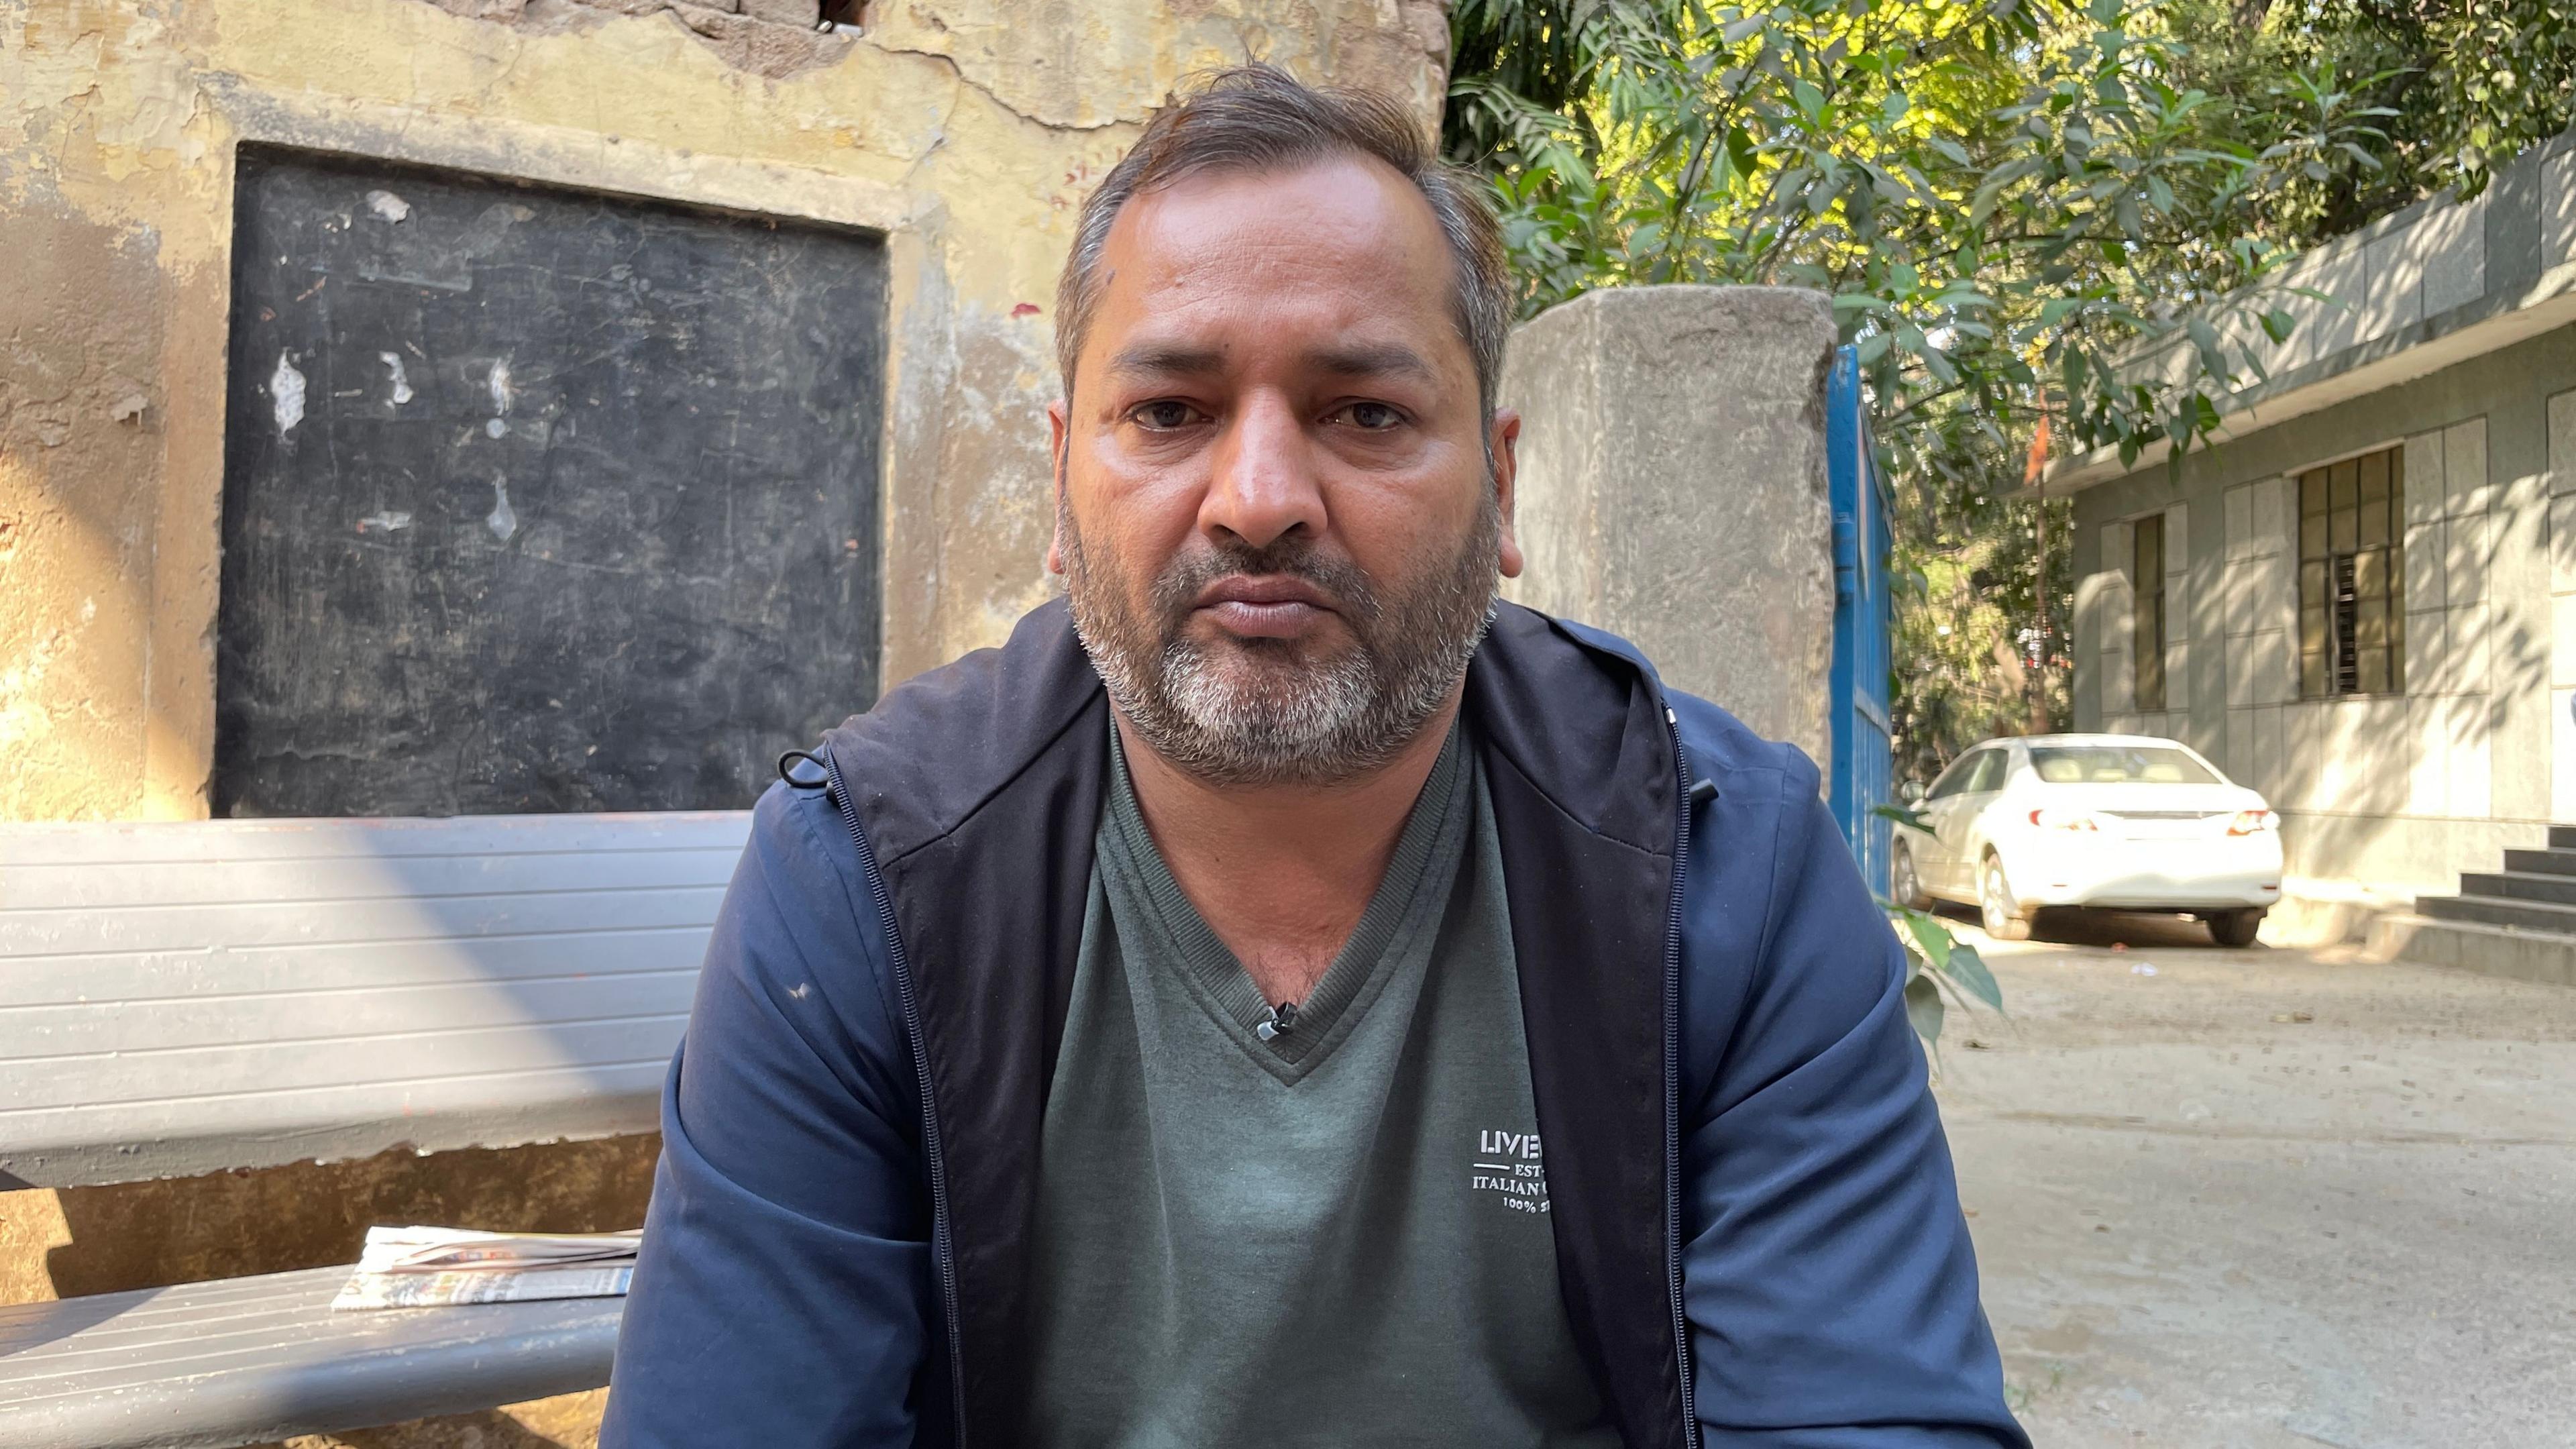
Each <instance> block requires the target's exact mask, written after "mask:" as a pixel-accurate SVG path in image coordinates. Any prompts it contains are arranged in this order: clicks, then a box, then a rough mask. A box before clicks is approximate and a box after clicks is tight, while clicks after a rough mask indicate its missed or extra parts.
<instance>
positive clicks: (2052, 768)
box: [2030, 745, 2219, 785]
mask: <svg viewBox="0 0 2576 1449" xmlns="http://www.w3.org/2000/svg"><path fill="white" fill-rule="evenodd" d="M2030 767H2031V769H2032V770H2033V771H2034V772H2035V773H2037V774H2038V776H2039V778H2040V779H2042V780H2044V781H2046V782H2048V783H2049V784H2051V785H2215V784H2217V783H2219V781H2218V777H2217V776H2216V775H2213V774H2211V773H2210V772H2209V770H2208V769H2207V768H2206V767H2205V766H2203V765H2202V764H2201V763H2200V762H2199V761H2198V760H2195V759H2193V758H2192V757H2191V756H2189V755H2186V754H2184V753H2183V752H2182V751H2180V750H2177V749H2172V748H2170V747H2163V746H2157V745H2034V746H2032V747H2031V752H2030Z"/></svg>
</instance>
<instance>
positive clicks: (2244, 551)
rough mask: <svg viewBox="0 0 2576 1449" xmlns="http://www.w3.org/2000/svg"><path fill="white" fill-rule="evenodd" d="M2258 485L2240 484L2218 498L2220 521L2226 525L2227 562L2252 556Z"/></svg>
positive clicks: (2259, 485)
mask: <svg viewBox="0 0 2576 1449" xmlns="http://www.w3.org/2000/svg"><path fill="white" fill-rule="evenodd" d="M2261 486H2262V485H2261V484H2259V483H2241V484H2238V485H2237V486H2236V487H2234V488H2230V489H2228V490H2227V492H2226V493H2225V494H2223V495H2221V496H2220V500H2219V501H2220V505H2221V508H2222V510H2223V511H2222V513H2221V515H2220V521H2221V522H2222V523H2223V524H2225V525H2226V532H2227V561H2228V562H2229V563H2231V564H2232V563H2235V562H2236V561H2237V560H2239V559H2245V558H2251V557H2253V554H2254V490H2255V489H2256V488H2259V487H2261Z"/></svg>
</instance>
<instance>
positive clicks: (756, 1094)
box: [600, 786, 936, 1449]
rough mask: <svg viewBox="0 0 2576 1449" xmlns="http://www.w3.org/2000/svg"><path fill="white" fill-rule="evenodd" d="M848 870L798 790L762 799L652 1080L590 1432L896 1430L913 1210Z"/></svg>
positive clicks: (886, 1009) (921, 1219) (904, 1391)
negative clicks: (654, 1160)
mask: <svg viewBox="0 0 2576 1449" xmlns="http://www.w3.org/2000/svg"><path fill="white" fill-rule="evenodd" d="M859 869H860V866H859V861H858V855H857V849H856V847H855V846H854V845H853V844H852V842H851V840H850V838H849V835H848V833H847V831H846V830H845V829H844V827H843V826H842V825H841V823H840V818H839V816H838V815H837V814H836V813H835V811H834V809H833V807H832V806H831V804H830V803H828V802H827V801H826V800H825V799H824V797H823V795H822V793H821V792H819V791H793V790H789V789H787V788H786V787H784V786H774V787H772V788H771V789H770V790H769V792H768V793H767V794H765V795H763V796H762V797H761V800H760V805H759V808H758V809H757V810H756V811H755V812H754V814H753V824H752V833H751V842H750V844H749V846H748V847H747V848H746V849H745V850H744V852H743V858H742V864H741V865H740V866H739V867H738V868H737V870H736V871H735V874H734V879H733V885H732V887H731V889H729V890H728V891H727V892H726V894H725V901H724V908H723V910H722V912H721V913H720V914H719V915H718V917H717V919H716V926H715V932H714V935H713V937H712V939H711V940H710V941H709V942H708V946H707V961H706V968H705V971H704V974H703V975H702V976H701V977H700V978H699V982H698V995H697V1003H696V1005H695V1007H694V1008H693V1009H692V1010H691V1011H690V1014H689V1028H688V1035H687V1039H686V1041H685V1042H684V1043H683V1045H682V1047H681V1050H680V1053H679V1055H678V1056H677V1057H676V1058H675V1059H674V1060H673V1062H672V1064H671V1076H670V1080H669V1083H668V1085H667V1086H666V1087H665V1088H664V1091H663V1098H662V1161H661V1166H660V1167H659V1168H658V1169H657V1171H656V1173H655V1175H654V1182H653V1205H652V1210H651V1212H650V1214H649V1215H648V1217H647V1219H646V1223H645V1230H644V1248H643V1255H642V1260H641V1261H640V1262H639V1264H638V1265H637V1267H636V1271H635V1285H634V1292H633V1294H632V1295H631V1296H630V1298H629V1299H628V1301H627V1305H626V1318H625V1324H624V1327H623V1329H622V1331H621V1332H620V1334H619V1336H618V1342H617V1364H616V1370H615V1378H614V1383H613V1384H612V1387H611V1390H610V1394H609V1404H608V1417H607V1421H606V1423H605V1424H604V1425H603V1427H602V1428H601V1431H600V1443H601V1444H602V1445H603V1446H605V1449H645V1446H654V1449H660V1446H670V1449H684V1446H685V1449H696V1446H703V1445H709V1444H756V1445H759V1446H761V1449H793V1446H800V1445H833V1446H859V1449H866V1446H877V1445H883V1446H897V1445H909V1444H911V1443H912V1441H913V1429H914V1421H915V1418H916V1411H917V1409H918V1407H919V1406H918V1405H917V1404H916V1403H915V1402H914V1395H915V1393H916V1392H917V1385H918V1384H919V1383H920V1381H921V1379H922V1377H923V1376H922V1373H921V1370H922V1367H923V1364H924V1361H925V1351H926V1350H925V1346H926V1345H927V1344H928V1343H929V1341H930V1334H931V1332H932V1323H933V1320H934V1317H935V1315H934V1314H933V1313H932V1311H931V1309H930V1308H929V1306H928V1305H929V1301H930V1297H929V1295H930V1286H929V1285H930V1274H931V1262H930V1245H929V1240H930V1210H929V1200H928V1191H927V1187H926V1184H925V1180H924V1178H923V1175H922V1167H921V1147H920V1131H919V1126H920V1110H919V1106H918V1088H917V1086H916V1084H915V1079H914V1076H913V1067H912V1059H911V1055H910V1052H909V1049H908V1046H907V1038H906V1037H905V1035H904V1032H903V1028H902V1025H901V1021H900V1017H899V1016H898V1014H897V1012H896V1009H895V1006H894V993H893V990H892V989H891V985H890V979H889V971H890V968H889V966H888V963H887V962H886V960H885V941H884V939H883V935H882V932H881V931H880V930H879V929H878V927H877V914H876V910H875V907H874V905H873V903H872V902H871V900H870V898H869V896H868V895H867V894H866V891H865V889H864V887H863V886H862V885H861V884H860V881H859ZM935 1412H936V1411H934V1413H935Z"/></svg>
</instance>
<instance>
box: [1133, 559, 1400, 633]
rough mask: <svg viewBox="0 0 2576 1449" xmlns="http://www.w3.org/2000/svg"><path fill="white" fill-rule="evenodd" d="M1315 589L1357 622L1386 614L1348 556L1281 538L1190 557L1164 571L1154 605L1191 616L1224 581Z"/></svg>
mask: <svg viewBox="0 0 2576 1449" xmlns="http://www.w3.org/2000/svg"><path fill="white" fill-rule="evenodd" d="M1283 575H1284V576H1286V577H1290V578H1296V579H1302V580H1304V581H1305V582H1306V583H1309V584H1311V585H1313V586H1314V587H1315V588H1316V589H1317V590H1318V591H1319V592H1321V593H1322V594H1323V595H1324V597H1325V598H1327V599H1328V600H1330V601H1331V602H1332V604H1333V606H1334V607H1335V608H1336V609H1337V610H1339V611H1340V612H1341V613H1342V614H1343V615H1344V617H1346V618H1348V619H1350V620H1351V621H1352V622H1353V623H1366V622H1371V621H1374V620H1375V619H1376V618H1377V617H1378V615H1379V613H1380V612H1381V609H1380V606H1379V603H1378V595H1377V589H1376V588H1375V586H1373V585H1372V584H1371V583H1370V582H1369V576H1368V574H1367V573H1366V572H1365V571H1364V570H1362V569H1361V568H1360V566H1359V565H1357V564H1355V563H1353V562H1351V561H1350V560H1349V559H1346V558H1337V557H1335V556H1333V555H1331V554H1328V553H1325V552H1324V551H1322V550H1321V549H1318V548H1317V547H1315V545H1313V544H1311V543H1308V542H1306V541H1304V540H1302V539H1293V540H1292V539H1280V540H1278V541H1276V542H1273V543H1268V544H1264V545H1262V546H1261V547H1259V548H1254V547H1251V546H1250V545H1248V544H1241V543H1221V544H1212V545H1210V546H1209V547H1208V548H1206V549H1203V550H1197V551H1193V552H1189V553H1185V554H1183V555H1181V556H1180V557H1178V558H1175V559H1173V560H1172V562H1171V563H1170V564H1169V565H1168V566H1167V567H1165V568H1164V570H1163V576H1162V577H1161V578H1160V579H1158V580H1156V581H1155V584H1154V606H1155V608H1156V610H1157V611H1158V612H1160V613H1161V614H1162V615H1163V616H1164V618H1166V619H1167V620H1172V621H1178V620H1180V619H1182V618H1184V617H1186V616H1187V615H1188V614H1189V612H1190V610H1191V608H1192V607H1193V605H1194V604H1195V602H1196V601H1197V599H1198V597H1199V595H1200V594H1202V593H1203V592H1205V591H1206V589H1207V587H1208V585H1210V584H1213V583H1215V582H1216V581H1217V580H1219V579H1226V578H1234V577H1237V576H1246V577H1262V576H1269V577H1279V576H1283Z"/></svg>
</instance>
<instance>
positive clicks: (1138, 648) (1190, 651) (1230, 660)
mask: <svg viewBox="0 0 2576 1449" xmlns="http://www.w3.org/2000/svg"><path fill="white" fill-rule="evenodd" d="M1058 514H1059V518H1058V521H1059V525H1060V527H1061V530H1062V536H1063V538H1064V540H1065V581H1066V588H1067V593H1068V594H1069V595H1070V602H1071V603H1072V606H1073V624H1074V631H1075V632H1076V633H1077V634H1078V635H1079V636H1080V637H1081V639H1082V647H1083V649H1084V651H1085V652H1086V653H1088V654H1089V655H1090V656H1091V664H1092V668H1094V669H1095V670H1097V671H1098V672H1099V674H1100V678H1101V682H1102V683H1103V684H1105V685H1106V686H1107V687H1108V690H1109V698H1110V702H1111V703H1113V704H1115V705H1117V707H1118V710H1119V712H1120V713H1121V714H1123V715H1125V716H1126V718H1127V722H1128V724H1129V725H1130V726H1131V727H1133V728H1134V729H1135V731H1136V733H1137V735H1138V736H1139V737H1140V738H1142V739H1143V740H1144V742H1145V743H1146V745H1147V746H1148V747H1150V748H1151V749H1152V750H1153V751H1154V753H1155V754H1156V755H1158V756H1160V757H1161V758H1162V759H1163V760H1165V761H1166V762H1168V763H1169V764H1171V765H1172V766H1173V767H1174V768H1176V769H1178V770H1181V771H1183V772H1185V773H1187V774H1189V775H1192V776H1194V777H1196V778H1198V779H1200V780H1203V781H1205V782H1207V783H1209V784H1212V785H1225V786H1245V785H1310V786H1311V785H1332V784H1338V783H1341V782H1343V781H1347V780H1351V779H1355V778H1357V777H1359V776H1362V775H1365V774H1368V773H1369V772H1371V771H1373V770H1376V769H1378V768H1380V767H1382V766H1384V765H1385V764H1386V763H1387V762H1388V761H1390V760H1392V759H1393V758H1394V757H1395V756H1396V754H1397V753H1398V752H1400V751H1401V750H1403V749H1404V747H1405V746H1407V745H1409V744H1411V743H1412V742H1413V741H1414V740H1415V739H1417V738H1419V737H1420V735H1421V733H1422V730H1423V727H1424V725H1426V724H1427V723H1429V721H1430V719H1431V716H1432V715H1433V714H1435V713H1436V712H1438V710H1439V708H1440V706H1441V704H1442V702H1443V701H1445V700H1446V699H1447V698H1448V697H1449V691H1450V690H1451V689H1452V688H1453V687H1455V686H1456V684H1457V682H1458V680H1459V677H1460V676H1461V675H1463V674H1465V673H1466V670H1467V662H1468V661H1469V660H1470V659H1471V658H1473V657H1474V656H1475V653H1476V646H1477V645H1478V644H1479V643H1481V642H1482V641H1483V639H1484V637H1485V630H1486V628H1487V626H1489V625H1490V624H1491V623H1492V622H1493V618H1494V609H1495V604H1494V596H1495V590H1496V589H1497V587H1498V586H1499V583H1500V576H1499V573H1498V571H1497V564H1498V557H1499V551H1500V540H1501V513H1500V510H1499V509H1497V508H1496V507H1495V506H1494V505H1493V504H1492V503H1491V502H1488V503H1487V505H1486V507H1485V509H1484V510H1483V512H1482V514H1481V515H1480V517H1479V519H1478V521H1477V525H1476V529H1475V531H1474V532H1473V533H1472V534H1471V535H1469V537H1468V539H1467V541H1466V543H1465V545H1464V547H1462V548H1461V549H1460V551H1459V553H1458V555H1457V556H1456V557H1455V558H1454V559H1453V560H1450V561H1449V562H1448V563H1447V565H1446V567H1445V568H1443V569H1442V570H1440V571H1439V572H1438V573H1436V574H1434V575H1433V576H1432V577H1430V578H1427V579H1425V580H1423V581H1422V582H1421V583H1420V584H1418V585H1416V586H1415V588H1414V590H1413V591H1412V592H1411V593H1409V594H1407V595H1404V596H1401V597H1398V598H1394V599H1384V598H1381V597H1380V595H1379V591H1378V590H1377V589H1376V588H1375V587H1374V586H1373V585H1372V583H1371V581H1370V580H1369V579H1368V578H1367V576H1366V575H1364V574H1361V573H1360V571H1359V570H1358V569H1357V568H1355V567H1353V566H1351V565H1350V564H1349V563H1347V562H1344V561H1341V560H1336V559H1330V558H1325V557H1322V556H1319V555H1317V554H1316V553H1315V552H1314V551H1313V550H1312V549H1311V548H1309V547H1307V546H1305V545H1303V544H1297V545H1278V544H1274V545H1272V546H1271V547H1269V548H1266V549H1257V550H1255V549H1218V550H1213V551H1208V552H1201V553H1195V554H1185V555H1184V556H1182V557H1181V558H1179V559H1176V560H1174V562H1173V563H1172V564H1171V566H1170V567H1168V568H1166V569H1165V571H1164V574H1163V576H1162V577H1161V578H1159V579H1157V580H1156V581H1155V584H1154V589H1153V594H1152V604H1151V608H1150V611H1149V615H1148V617H1145V618H1139V617H1137V616H1136V613H1135V611H1134V610H1132V609H1131V608H1129V607H1128V604H1127V595H1126V593H1125V592H1124V591H1123V590H1122V588H1121V585H1122V584H1123V582H1124V580H1123V578H1121V577H1120V573H1119V570H1118V568H1117V567H1116V563H1117V561H1116V560H1115V559H1114V558H1108V559H1095V558H1093V557H1091V556H1089V555H1088V553H1087V552H1086V550H1085V548H1084V546H1083V543H1082V539H1081V536H1080V535H1079V534H1078V533H1077V532H1076V531H1075V530H1074V528H1073V524H1072V519H1071V517H1070V516H1069V514H1067V513H1066V512H1065V510H1064V509H1062V507H1061V506H1059V509H1058ZM1096 564H1097V565H1105V566H1106V567H1105V568H1104V570H1103V573H1104V574H1105V577H1104V576H1095V574H1094V571H1093V570H1094V566H1095V565H1096ZM1241 573H1287V574H1294V575H1297V576H1299V577H1301V578H1305V579H1307V580H1308V581H1310V582H1312V583H1314V584H1316V585H1318V586H1319V587H1321V588H1324V589H1325V590H1327V591H1328V592H1330V593H1331V594H1332V596H1333V597H1334V598H1335V599H1336V600H1337V601H1338V602H1339V603H1340V604H1341V606H1342V608H1343V610H1344V613H1343V618H1344V621H1345V622H1346V623H1348V624H1349V625H1350V628H1351V632H1352V635H1353V638H1354V641H1355V647H1354V648H1352V649H1350V650H1349V651H1348V652H1346V653H1343V654H1341V655H1339V656H1337V657H1335V658H1332V659H1328V660H1322V661H1318V662H1315V663H1311V664H1302V665H1301V663H1300V662H1299V661H1298V659H1297V657H1296V654H1297V649H1296V646H1294V645H1292V644H1289V643H1287V642H1286V641H1278V640H1259V639H1256V640H1237V641H1231V642H1219V643H1216V644H1213V645H1206V644H1201V643H1199V642H1197V641H1194V640H1191V639H1187V638H1184V637H1182V635H1181V632H1180V631H1181V627H1182V625H1183V624H1184V623H1185V622H1186V620H1187V619H1188V616H1189V612H1190V607H1191V603H1192V601H1194V600H1195V599H1196V598H1197V597H1198V594H1199V592H1200V591H1201V590H1202V589H1204V588H1205V587H1207V585H1208V584H1209V583H1210V582H1211V581H1213V580H1215V579H1220V578H1224V577H1227V576H1229V575H1233V574H1241Z"/></svg>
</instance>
